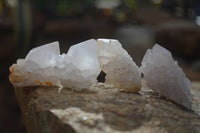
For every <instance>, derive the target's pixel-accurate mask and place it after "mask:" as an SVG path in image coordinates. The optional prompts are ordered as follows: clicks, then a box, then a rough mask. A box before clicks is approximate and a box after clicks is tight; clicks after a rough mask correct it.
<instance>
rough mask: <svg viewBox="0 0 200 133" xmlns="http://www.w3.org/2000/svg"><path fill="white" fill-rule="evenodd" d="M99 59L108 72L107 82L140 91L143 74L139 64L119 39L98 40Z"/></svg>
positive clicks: (132, 90)
mask: <svg viewBox="0 0 200 133" xmlns="http://www.w3.org/2000/svg"><path fill="white" fill-rule="evenodd" d="M97 50H98V59H99V63H100V67H101V70H102V71H104V72H105V73H106V77H105V79H106V81H105V82H106V83H107V84H112V85H114V86H115V87H117V88H120V89H122V90H124V91H127V92H138V91H139V90H140V88H141V75H140V72H139V68H138V66H137V65H136V64H135V62H134V61H133V60H132V58H131V57H130V56H129V54H128V53H127V51H126V50H125V49H123V48H122V46H121V44H120V43H119V41H117V40H113V39H98V40H97Z"/></svg>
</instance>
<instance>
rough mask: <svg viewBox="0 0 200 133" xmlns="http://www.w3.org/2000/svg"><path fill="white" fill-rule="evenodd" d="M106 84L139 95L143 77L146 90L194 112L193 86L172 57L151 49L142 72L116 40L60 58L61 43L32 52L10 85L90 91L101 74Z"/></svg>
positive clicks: (100, 41) (13, 71)
mask: <svg viewBox="0 0 200 133" xmlns="http://www.w3.org/2000/svg"><path fill="white" fill-rule="evenodd" d="M101 70H102V71H104V72H105V73H106V77H105V79H106V81H105V82H106V83H107V84H112V85H114V86H115V87H117V88H119V89H121V90H123V91H126V92H134V93H135V92H138V91H139V90H140V88H141V74H143V80H144V81H145V82H146V84H147V86H148V87H149V88H150V89H152V90H153V91H155V92H157V93H159V94H161V95H162V96H165V97H167V98H169V99H170V100H172V101H174V102H176V103H178V104H181V105H183V106H185V107H187V108H191V101H192V96H191V93H190V90H189V88H190V86H191V82H190V81H189V79H188V78H187V77H186V76H185V74H184V72H183V71H182V69H181V68H180V67H179V66H178V64H177V62H176V61H174V60H173V58H172V55H171V53H170V52H169V51H168V50H166V49H165V48H163V47H161V46H159V45H158V44H156V45H155V46H154V47H153V48H152V49H148V50H147V52H146V54H145V56H144V58H143V61H142V66H141V67H140V68H139V67H138V66H137V65H136V64H135V62H134V61H133V60H132V58H131V57H130V56H129V54H128V53H127V51H126V50H125V49H123V48H122V46H121V44H120V43H119V41H117V40H112V39H97V41H96V40H94V39H91V40H88V41H85V42H82V43H79V44H77V45H74V46H72V47H70V49H69V51H68V52H67V54H60V49H59V44H58V42H53V43H49V44H46V45H43V46H40V47H37V48H34V49H32V50H31V51H30V52H29V53H28V55H27V56H26V58H25V59H19V60H17V63H16V64H14V65H12V66H11V67H10V76H9V78H10V81H11V83H12V84H13V85H14V86H15V87H22V86H37V85H43V86H59V87H61V88H62V87H67V88H76V89H81V88H89V87H90V86H91V85H92V84H94V83H96V82H97V80H96V79H97V76H98V75H99V73H100V71H101Z"/></svg>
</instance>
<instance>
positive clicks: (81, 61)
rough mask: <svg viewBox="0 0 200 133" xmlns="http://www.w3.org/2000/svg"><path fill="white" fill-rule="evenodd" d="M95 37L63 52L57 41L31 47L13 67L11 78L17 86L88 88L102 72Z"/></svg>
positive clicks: (11, 68)
mask: <svg viewBox="0 0 200 133" xmlns="http://www.w3.org/2000/svg"><path fill="white" fill-rule="evenodd" d="M100 71H101V70H100V67H99V62H98V59H97V44H96V40H94V39H91V40H88V41H85V42H82V43H79V44H77V45H74V46H72V47H70V49H69V51H68V53H67V54H62V55H60V49H59V44H58V42H53V43H49V44H46V45H43V46H40V47H37V48H34V49H32V50H31V51H30V52H29V53H28V55H27V56H26V58H25V59H19V60H17V64H14V65H12V66H11V67H10V76H9V78H10V81H11V83H12V84H13V85H14V86H15V87H21V86H37V85H44V86H59V87H68V88H88V87H90V86H91V85H92V84H93V83H96V82H97V80H96V77H97V76H98V74H99V73H100Z"/></svg>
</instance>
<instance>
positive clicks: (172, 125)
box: [15, 83, 200, 133]
mask: <svg viewBox="0 0 200 133" xmlns="http://www.w3.org/2000/svg"><path fill="white" fill-rule="evenodd" d="M191 90H192V91H191V92H192V94H193V95H194V97H193V106H192V109H193V110H187V109H186V108H184V107H182V106H180V105H177V104H175V103H172V102H171V101H169V100H167V99H165V98H163V97H160V96H159V95H157V94H155V93H152V91H149V90H146V89H144V88H142V90H141V91H140V93H139V94H134V93H125V92H121V91H119V90H118V89H116V88H113V87H110V86H108V85H105V84H97V85H96V86H93V87H91V88H89V89H82V90H80V91H77V90H74V89H66V88H64V89H63V90H62V93H57V88H56V87H23V88H16V89H15V92H16V96H17V99H18V102H19V105H20V107H21V110H22V113H23V117H24V121H25V124H26V127H27V131H28V133H55V132H59V133H62V132H63V133H66V132H67V133H83V132H85V133H86V132H87V133H93V132H96V133H115V132H116V133H130V132H134V133H144V132H145V133H146V132H148V133H172V132H176V133H191V132H192V133H199V132H200V99H199V94H200V84H197V83H195V84H194V86H193V88H192V89H191Z"/></svg>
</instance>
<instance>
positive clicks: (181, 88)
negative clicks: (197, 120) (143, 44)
mask: <svg viewBox="0 0 200 133" xmlns="http://www.w3.org/2000/svg"><path fill="white" fill-rule="evenodd" d="M140 70H141V72H142V73H143V75H144V80H145V81H146V83H147V85H148V87H149V88H150V89H152V90H153V91H155V92H157V93H160V94H161V95H163V96H165V97H167V98H169V99H170V100H172V101H174V102H176V103H178V104H181V105H183V106H185V107H187V108H191V101H192V96H191V93H190V90H189V89H190V86H191V82H190V81H189V79H188V78H187V77H186V76H185V74H184V72H183V71H182V69H181V68H180V67H179V66H178V64H177V62H176V61H174V60H173V58H172V55H171V53H170V52H169V51H168V50H166V49H165V48H163V47H161V46H160V45H158V44H156V45H154V47H153V48H152V49H148V50H147V52H146V54H145V56H144V58H143V60H142V66H141V67H140Z"/></svg>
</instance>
